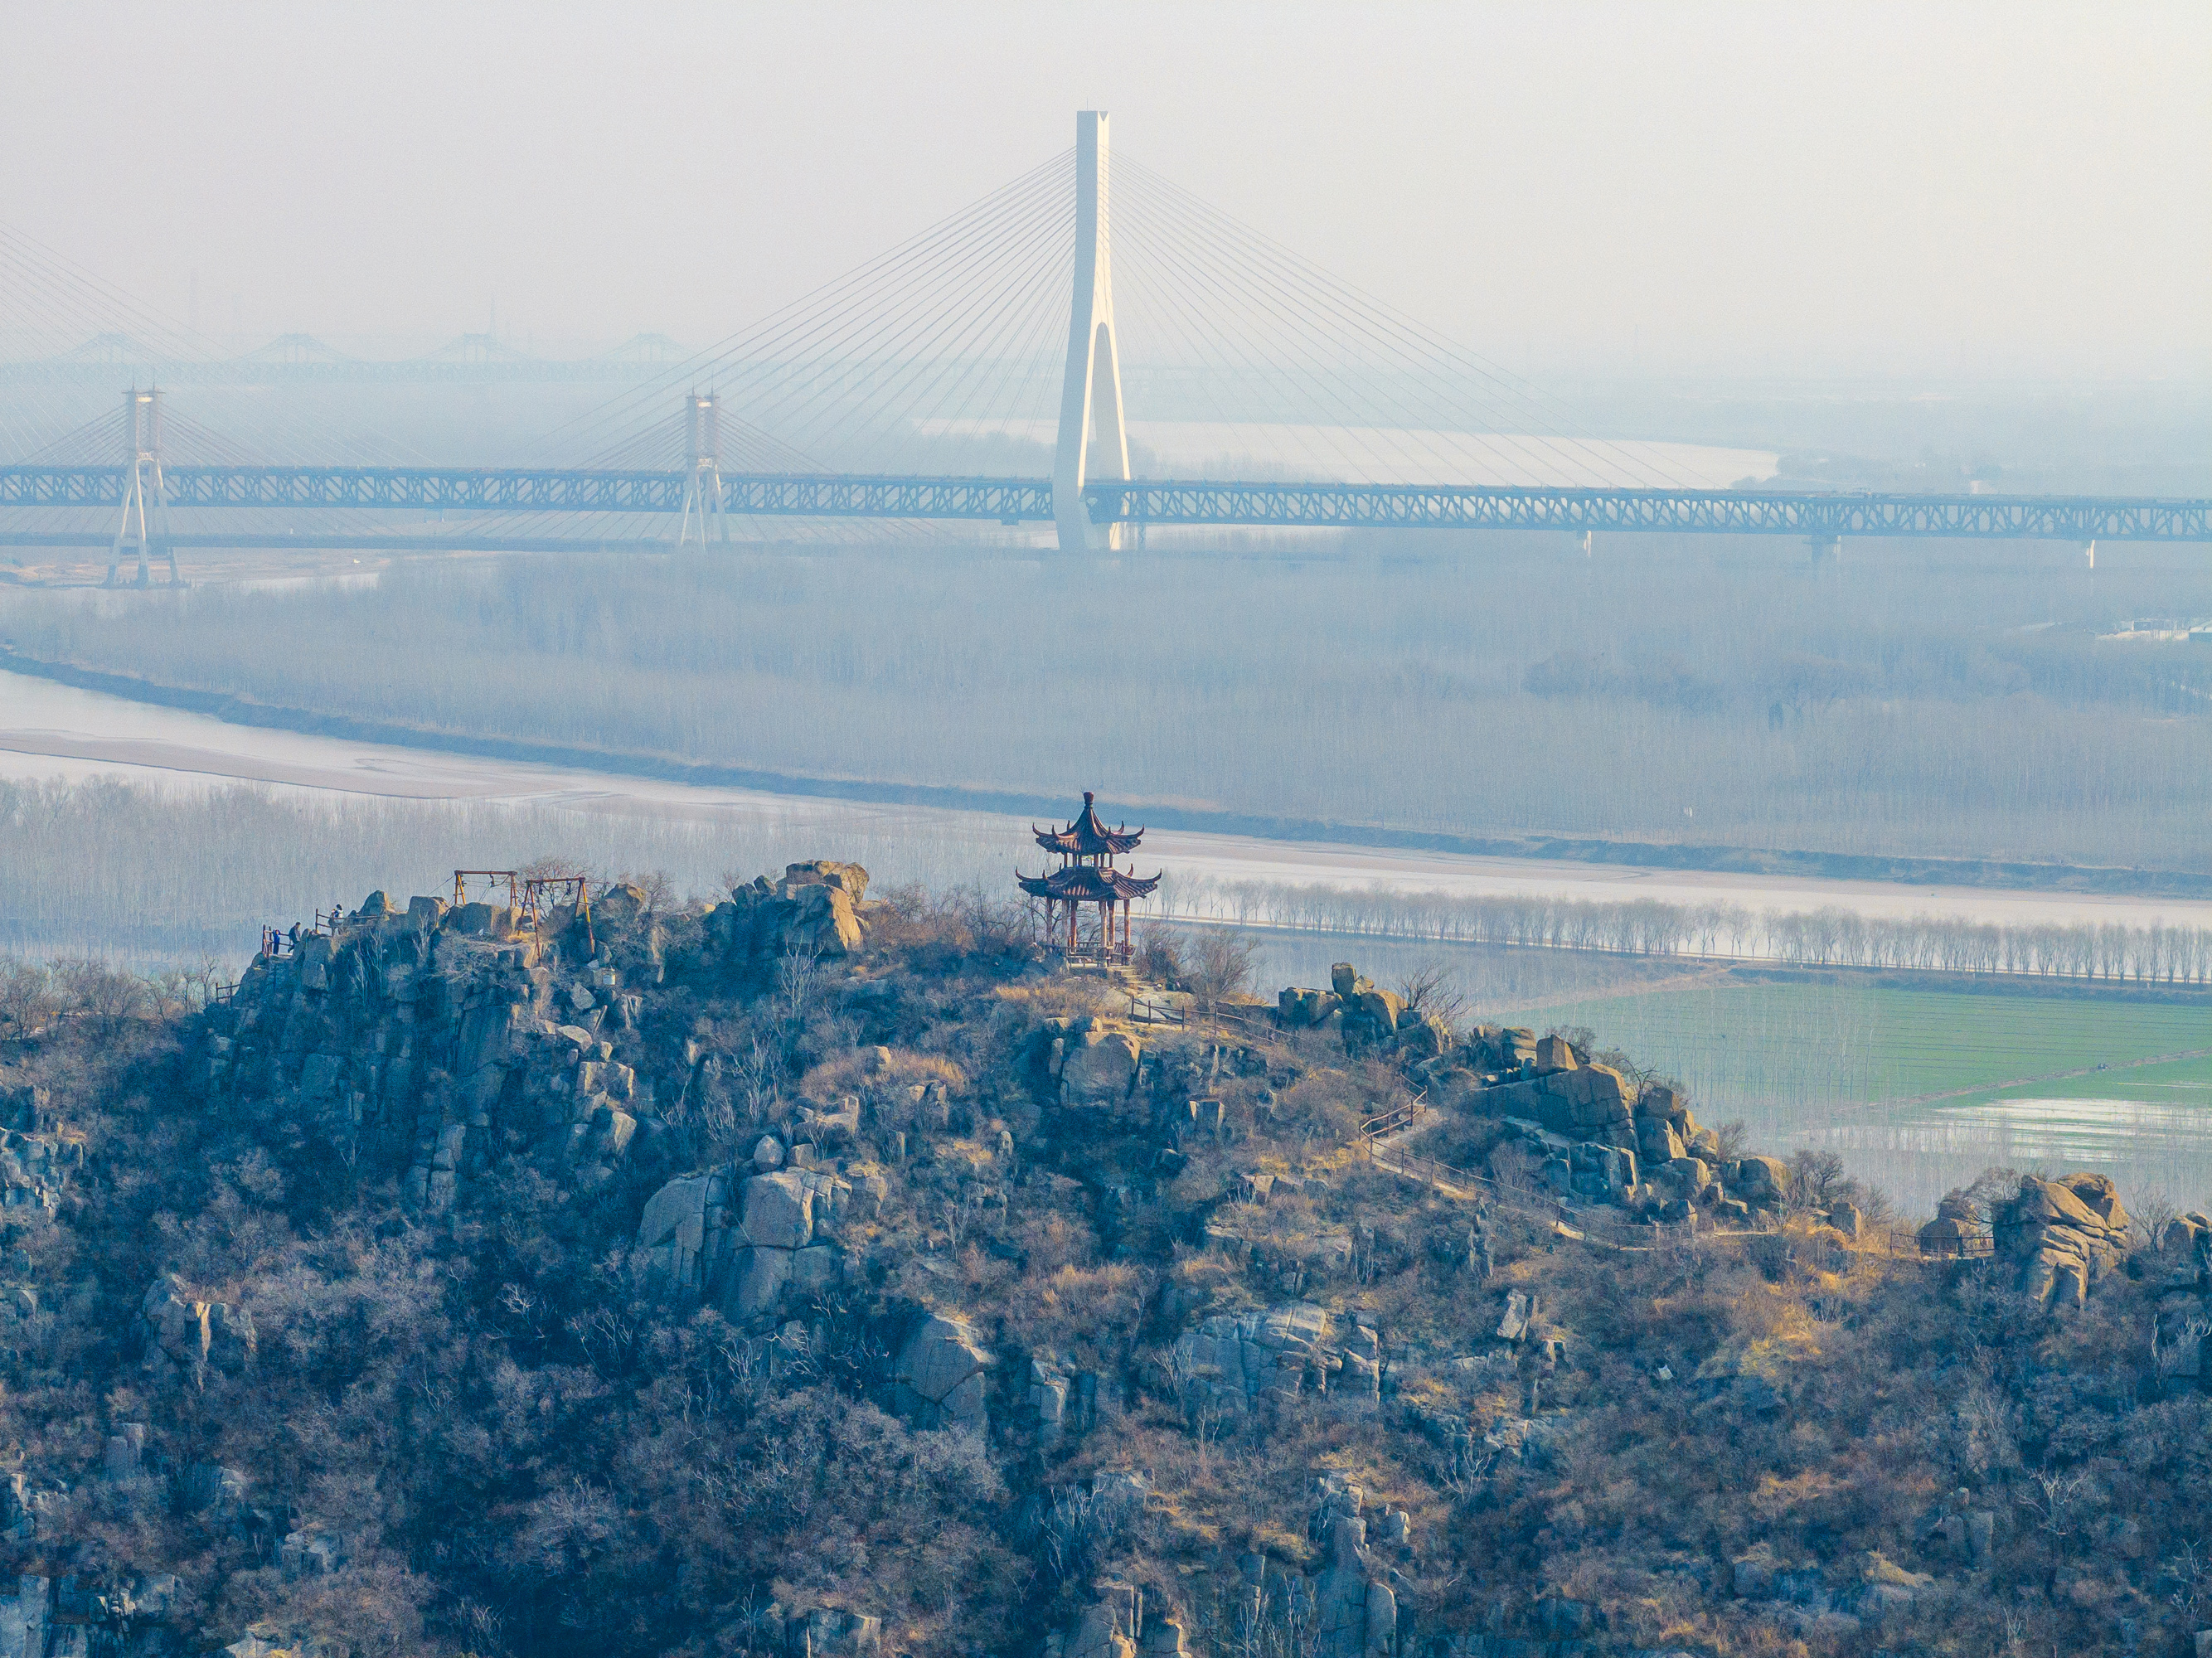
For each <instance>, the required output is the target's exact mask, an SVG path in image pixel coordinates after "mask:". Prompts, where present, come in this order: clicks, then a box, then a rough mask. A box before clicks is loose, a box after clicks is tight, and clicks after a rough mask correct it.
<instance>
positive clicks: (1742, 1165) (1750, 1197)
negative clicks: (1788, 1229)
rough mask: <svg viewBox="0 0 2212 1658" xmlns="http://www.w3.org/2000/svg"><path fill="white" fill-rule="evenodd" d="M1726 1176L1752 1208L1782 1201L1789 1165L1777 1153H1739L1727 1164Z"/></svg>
mask: <svg viewBox="0 0 2212 1658" xmlns="http://www.w3.org/2000/svg"><path fill="white" fill-rule="evenodd" d="M1726 1179H1727V1181H1728V1183H1729V1186H1730V1187H1732V1188H1733V1189H1734V1190H1735V1193H1736V1194H1737V1195H1738V1196H1740V1197H1741V1198H1742V1199H1744V1201H1745V1202H1747V1203H1748V1204H1750V1205H1752V1206H1753V1207H1754V1208H1756V1207H1759V1206H1762V1205H1766V1204H1775V1203H1779V1202H1781V1201H1782V1197H1783V1194H1784V1193H1785V1192H1787V1191H1789V1189H1790V1169H1789V1165H1787V1164H1786V1163H1783V1162H1782V1161H1781V1160H1780V1159H1779V1158H1776V1157H1739V1158H1738V1159H1737V1160H1736V1161H1735V1162H1734V1163H1730V1164H1729V1165H1728V1174H1727V1176H1726Z"/></svg>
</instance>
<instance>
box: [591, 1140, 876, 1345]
mask: <svg viewBox="0 0 2212 1658" xmlns="http://www.w3.org/2000/svg"><path fill="white" fill-rule="evenodd" d="M766 1143H769V1144H775V1145H777V1154H776V1156H775V1158H774V1159H773V1160H772V1163H771V1166H770V1168H769V1169H767V1170H765V1171H763V1172H761V1173H752V1172H750V1171H751V1170H752V1169H755V1168H757V1166H758V1165H759V1164H760V1163H761V1161H762V1158H761V1154H760V1151H759V1150H758V1149H756V1151H755V1152H754V1155H753V1157H752V1158H751V1159H750V1160H749V1161H748V1162H747V1163H744V1164H742V1165H737V1166H732V1167H728V1168H723V1169H711V1170H708V1171H707V1172H705V1173H702V1174H695V1175H681V1176H678V1178H677V1179H675V1180H672V1181H669V1182H668V1184H667V1185H665V1186H664V1187H661V1188H660V1189H659V1191H657V1192H655V1193H653V1195H652V1196H651V1197H650V1198H648V1199H646V1205H645V1212H644V1214H643V1216H642V1217H641V1218H640V1220H639V1222H638V1229H637V1239H636V1254H635V1257H634V1260H635V1266H637V1268H638V1269H639V1271H640V1272H641V1276H642V1277H644V1278H647V1280H649V1281H654V1282H658V1283H660V1284H665V1285H666V1286H669V1287H671V1288H673V1289H675V1290H676V1291H679V1292H684V1293H692V1294H697V1295H700V1296H702V1297H705V1298H706V1299H708V1300H711V1301H714V1302H715V1303H718V1304H719V1305H720V1307H721V1309H722V1311H723V1312H724V1313H725V1314H726V1315H727V1316H728V1317H730V1318H731V1319H732V1320H733V1321H738V1322H741V1323H743V1322H750V1321H755V1320H758V1319H761V1318H763V1317H765V1316H767V1315H771V1314H773V1313H775V1311H776V1310H777V1309H778V1308H779V1307H781V1305H783V1304H784V1303H785V1302H786V1301H787V1298H790V1297H805V1296H807V1295H810V1294H811V1293H813V1292H815V1291H820V1290H823V1289H826V1288H828V1287H829V1285H831V1284H835V1283H836V1282H837V1280H838V1278H840V1277H841V1276H842V1273H843V1271H844V1251H843V1249H842V1247H841V1246H840V1244H839V1242H838V1234H839V1232H840V1230H842V1226H843V1224H844V1222H845V1219H846V1217H847V1215H848V1212H849V1208H850V1205H851V1202H852V1199H853V1192H854V1187H853V1182H851V1181H848V1180H846V1179H844V1178H843V1177H842V1176H841V1175H838V1174H837V1173H836V1172H835V1170H834V1169H785V1168H781V1167H776V1166H774V1165H775V1164H780V1163H781V1161H782V1152H781V1144H780V1143H778V1142H773V1141H769V1142H766ZM864 1178H865V1177H864Z"/></svg>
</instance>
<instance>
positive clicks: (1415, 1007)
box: [1398, 962, 1587, 1051]
mask: <svg viewBox="0 0 2212 1658" xmlns="http://www.w3.org/2000/svg"><path fill="white" fill-rule="evenodd" d="M1398 999H1399V1000H1400V1001H1401V1002H1403V1003H1405V1005H1406V1011H1407V1012H1408V1013H1412V1014H1414V1015H1417V1016H1419V1017H1425V1018H1435V1019H1441V1020H1443V1022H1444V1023H1445V1024H1446V1025H1448V1026H1449V1027H1451V1028H1453V1029H1457V1028H1458V1025H1459V1023H1460V1021H1461V1019H1462V1018H1463V1017H1465V1016H1466V1013H1467V993H1466V992H1465V991H1464V990H1462V989H1461V988H1460V987H1459V985H1458V983H1457V981H1455V979H1454V978H1453V976H1452V972H1451V969H1449V968H1448V967H1446V966H1445V965H1444V964H1443V963H1441V962H1430V963H1425V964H1424V965H1422V966H1420V967H1418V968H1416V969H1413V972H1411V973H1409V974H1407V975H1406V976H1405V977H1404V978H1402V979H1401V980H1399V981H1398ZM1585 1051H1587V1049H1585Z"/></svg>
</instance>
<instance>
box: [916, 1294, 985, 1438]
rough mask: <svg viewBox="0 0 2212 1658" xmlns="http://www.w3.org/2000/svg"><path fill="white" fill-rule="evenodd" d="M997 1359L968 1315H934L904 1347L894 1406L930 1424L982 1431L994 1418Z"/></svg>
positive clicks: (922, 1323) (931, 1426)
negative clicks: (992, 1376)
mask: <svg viewBox="0 0 2212 1658" xmlns="http://www.w3.org/2000/svg"><path fill="white" fill-rule="evenodd" d="M996 1363H998V1360H997V1359H996V1358H995V1357H993V1356H992V1354H991V1353H990V1352H988V1351H987V1350H986V1349H985V1348H984V1346H983V1345H982V1341H981V1338H979V1337H978V1336H977V1335H976V1333H975V1327H973V1326H972V1325H970V1324H969V1322H968V1321H967V1320H966V1319H964V1318H961V1317H959V1316H958V1315H954V1314H949V1313H932V1314H931V1315H928V1316H927V1318H925V1319H923V1320H922V1321H921V1325H920V1326H919V1327H917V1328H916V1329H915V1332H914V1333H913V1334H911V1335H910V1336H908V1338H907V1339H906V1341H905V1344H904V1345H902V1346H901V1347H900V1349H899V1353H898V1358H897V1361H896V1363H895V1364H894V1366H893V1368H892V1370H891V1395H892V1403H893V1406H894V1408H895V1409H896V1411H897V1412H898V1413H899V1414H900V1415H901V1416H902V1417H906V1418H908V1419H909V1420H912V1421H914V1422H915V1423H918V1424H920V1425H921V1426H922V1427H925V1428H936V1427H963V1428H975V1429H978V1430H980V1429H981V1428H982V1427H983V1426H984V1425H985V1423H986V1420H987V1410H986V1394H987V1385H986V1378H987V1376H988V1375H989V1373H990V1370H991V1367H992V1366H993V1365H994V1364H996Z"/></svg>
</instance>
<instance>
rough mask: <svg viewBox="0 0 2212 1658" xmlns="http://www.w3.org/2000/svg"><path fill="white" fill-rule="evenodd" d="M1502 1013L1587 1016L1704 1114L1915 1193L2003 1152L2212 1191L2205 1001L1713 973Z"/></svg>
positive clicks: (1964, 1174) (2191, 1196)
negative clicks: (1689, 982) (1745, 978)
mask: <svg viewBox="0 0 2212 1658" xmlns="http://www.w3.org/2000/svg"><path fill="white" fill-rule="evenodd" d="M1509 1017H1510V1021H1511V1022H1512V1023H1520V1024H1527V1025H1532V1026H1534V1027H1535V1028H1536V1029H1539V1030H1542V1029H1547V1028H1549V1027H1552V1026H1560V1025H1577V1024H1579V1025H1587V1026H1589V1028H1590V1029H1593V1030H1594V1031H1595V1032H1596V1034H1597V1039H1598V1042H1599V1044H1600V1045H1601V1046H1602V1047H1619V1048H1623V1049H1625V1050H1626V1051H1627V1052H1628V1053H1630V1054H1633V1055H1635V1056H1636V1057H1637V1058H1638V1060H1640V1061H1642V1062H1643V1063H1644V1064H1646V1065H1650V1066H1657V1067H1658V1068H1659V1069H1660V1070H1662V1071H1663V1072H1670V1073H1672V1074H1673V1075H1674V1076H1676V1077H1678V1078H1680V1079H1681V1080H1682V1081H1683V1082H1684V1083H1685V1084H1687V1085H1688V1086H1689V1088H1690V1090H1691V1091H1692V1096H1693V1097H1694V1099H1695V1101H1696V1102H1697V1103H1696V1109H1697V1110H1698V1113H1699V1115H1700V1116H1701V1117H1702V1118H1705V1119H1706V1120H1708V1121H1728V1120H1729V1119H1732V1118H1740V1119H1741V1120H1743V1121H1745V1122H1747V1124H1749V1125H1750V1127H1751V1128H1752V1131H1753V1139H1754V1140H1756V1141H1759V1143H1761V1144H1780V1145H1802V1144H1808V1143H1813V1144H1823V1143H1824V1144H1827V1145H1833V1146H1835V1147H1837V1148H1838V1149H1840V1150H1842V1151H1844V1152H1845V1154H1846V1156H1847V1157H1850V1159H1851V1160H1852V1161H1853V1162H1854V1163H1861V1164H1863V1165H1865V1166H1866V1167H1867V1169H1868V1172H1869V1173H1870V1174H1872V1175H1875V1177H1876V1178H1878V1179H1881V1180H1882V1181H1883V1182H1884V1183H1885V1184H1887V1185H1889V1186H1890V1187H1892V1188H1893V1190H1895V1191H1896V1192H1897V1193H1898V1195H1899V1197H1900V1198H1903V1199H1906V1200H1908V1201H1911V1202H1915V1203H1918V1204H1921V1205H1923V1206H1924V1205H1925V1204H1926V1203H1927V1202H1929V1201H1931V1200H1932V1196H1933V1195H1934V1194H1936V1193H1940V1192H1941V1191H1942V1189H1943V1188H1944V1187H1947V1186H1948V1185H1951V1184H1955V1183H1957V1182H1958V1181H1962V1180H1965V1179H1969V1178H1971V1177H1972V1175H1973V1174H1974V1173H1976V1172H1978V1169H1980V1168H1982V1167H1985V1166H1988V1165H1990V1164H1997V1163H2003V1164H2012V1165H2017V1166H2021V1167H2033V1166H2042V1165H2056V1164H2058V1163H2064V1164H2067V1165H2068V1166H2070V1167H2090V1168H2098V1169H2104V1170H2105V1171H2106V1172H2108V1173H2111V1174H2112V1175H2114V1177H2115V1178H2116V1179H2118V1180H2120V1181H2122V1183H2123V1186H2124V1187H2128V1188H2130V1189H2132V1190H2136V1191H2139V1192H2148V1191H2149V1190H2151V1189H2153V1188H2156V1189H2158V1190H2160V1191H2162V1192H2164V1193H2166V1194H2168V1195H2170V1196H2171V1197H2172V1198H2173V1199H2176V1200H2177V1201H2180V1202H2182V1203H2183V1206H2185V1207H2197V1206H2201V1205H2203V1203H2204V1202H2206V1201H2208V1200H2212V1005H2164V1004H2156V1003H2132V1002H2124V1001H2107V1000H2096V999H2088V998H2081V999H2059V998H2045V997H2030V996H2002V995H1963V994H1957V993H1949V992H1940V991H1911V990H1897V989H1892V988H1888V987H1874V986H1868V987H1859V986H1852V985H1848V984H1846V985H1836V984H1826V983H1821V984H1757V983H1753V984H1743V983H1729V982H1726V981H1722V982H1719V983H1716V984H1712V985H1709V986H1699V987H1693V988H1688V989H1683V990H1661V991H1654V992H1651V993H1647V994H1643V995H1621V996H1610V997H1601V998H1597V999H1589V1000H1583V1001H1575V1002H1562V1003H1553V1004H1552V1005H1542V1006H1533V1007H1525V1008H1522V1009H1518V1010H1516V1011H1514V1012H1513V1013H1512V1014H1511V1015H1510V1016H1509ZM2192 1052H2200V1053H2201V1056H2200V1057H2197V1058H2192V1059H2184V1060H2169V1061H2166V1062H2164V1063H2160V1064H2155V1065H2142V1064H2139V1063H2137V1062H2138V1061H2141V1060H2146V1059H2150V1058H2153V1057H2155V1056H2160V1055H2166V1054H2185V1053H2192ZM2098 1066H2104V1067H2106V1069H2102V1070H2100V1069H2097V1068H2096V1067H2098Z"/></svg>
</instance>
